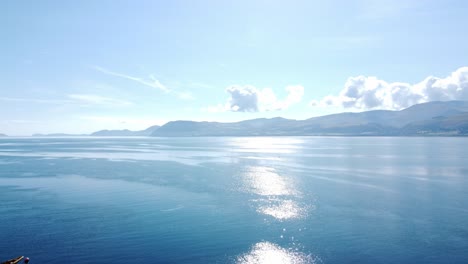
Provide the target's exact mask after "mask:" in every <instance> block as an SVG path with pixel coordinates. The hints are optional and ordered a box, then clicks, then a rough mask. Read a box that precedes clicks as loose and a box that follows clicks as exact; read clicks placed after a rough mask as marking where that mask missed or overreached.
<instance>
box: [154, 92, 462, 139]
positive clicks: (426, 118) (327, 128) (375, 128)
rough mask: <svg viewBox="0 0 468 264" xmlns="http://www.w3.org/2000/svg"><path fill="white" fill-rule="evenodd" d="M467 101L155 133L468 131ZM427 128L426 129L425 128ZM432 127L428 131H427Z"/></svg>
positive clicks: (182, 126)
mask: <svg viewBox="0 0 468 264" xmlns="http://www.w3.org/2000/svg"><path fill="white" fill-rule="evenodd" d="M467 115H468V102H465V101H448V102H430V103H424V104H418V105H414V106H411V107H409V108H407V109H404V110H401V111H386V110H376V111H367V112H361V113H341V114H333V115H327V116H321V117H314V118H310V119H306V120H290V119H284V118H279V117H278V118H272V119H266V118H260V119H252V120H246V121H241V122H235V123H220V122H194V121H173V122H169V123H167V124H166V125H164V126H162V127H160V128H159V129H157V130H155V131H154V132H153V133H152V134H151V135H152V136H257V135H264V136H276V135H277V136H281V135H388V136H392V135H421V134H430V133H439V134H440V133H442V134H457V135H464V134H468V132H467V130H466V124H467V120H466V119H468V117H467ZM424 131H426V132H424ZM427 131H429V132H427Z"/></svg>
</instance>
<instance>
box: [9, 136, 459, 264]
mask: <svg viewBox="0 0 468 264" xmlns="http://www.w3.org/2000/svg"><path fill="white" fill-rule="evenodd" d="M17 255H25V256H29V257H30V258H31V260H32V261H31V263H49V264H50V263H468V139H467V138H382V137H369V138H366V137H274V138H267V137H259V138H5V139H3V138H2V139H0V260H3V259H5V260H6V259H8V258H11V257H14V256H17Z"/></svg>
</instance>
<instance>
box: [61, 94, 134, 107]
mask: <svg viewBox="0 0 468 264" xmlns="http://www.w3.org/2000/svg"><path fill="white" fill-rule="evenodd" d="M68 98H70V99H73V100H75V101H79V102H83V103H88V104H96V105H109V106H129V105H132V104H133V103H131V102H129V101H125V100H119V99H114V98H109V97H103V96H99V95H93V94H69V95H68Z"/></svg>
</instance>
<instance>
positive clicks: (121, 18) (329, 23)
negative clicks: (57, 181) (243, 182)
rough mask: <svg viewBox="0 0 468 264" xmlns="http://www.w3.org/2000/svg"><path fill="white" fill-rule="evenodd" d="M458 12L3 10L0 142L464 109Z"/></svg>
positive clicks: (186, 4) (409, 8)
mask: <svg viewBox="0 0 468 264" xmlns="http://www.w3.org/2000/svg"><path fill="white" fill-rule="evenodd" d="M467 13H468V3H467V2H466V1H450V0H449V1H430V0H429V1H424V0H418V1H415V0H406V1H391V0H380V1H378V0H358V1H352V0H351V1H274V0H272V1H256V0H249V1H243V0H240V1H214V0H213V1H154V0H148V1H116V0H112V1H105V0H100V1H94V0H93V1H85V0H82V1H45V0H44V1H22V0H18V1H1V2H0V32H1V33H2V36H3V37H2V41H1V42H0V58H1V64H0V77H1V80H0V133H6V134H9V135H30V134H32V133H54V132H65V133H89V132H92V131H96V130H100V129H123V128H128V129H133V130H138V129H144V128H146V127H148V126H150V125H153V124H164V123H165V122H167V121H171V120H180V119H183V120H207V121H238V120H244V119H251V118H259V117H275V116H282V117H286V118H294V119H305V118H309V117H313V116H318V115H323V114H329V113H336V112H342V111H363V110H369V109H395V110H397V109H401V108H404V107H406V106H409V105H411V104H413V103H420V102H426V101H432V100H452V99H461V100H468V68H466V66H468V62H467V61H468V52H466V47H468V34H466V32H465V30H466V25H468V16H466V14H467Z"/></svg>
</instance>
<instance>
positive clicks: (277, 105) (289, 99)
mask: <svg viewBox="0 0 468 264" xmlns="http://www.w3.org/2000/svg"><path fill="white" fill-rule="evenodd" d="M286 91H287V93H288V95H287V96H286V98H285V99H283V100H280V99H278V98H277V97H276V95H275V93H274V92H273V90H272V89H271V88H264V89H261V90H260V89H257V88H255V87H254V86H250V85H247V86H240V85H232V86H230V87H228V88H227V89H226V92H228V93H229V95H230V98H229V100H228V102H227V103H226V105H225V106H224V107H223V108H224V110H227V111H233V112H258V111H273V110H282V109H287V108H288V107H290V106H291V105H293V104H296V103H298V102H300V101H301V99H302V96H303V95H304V87H302V86H300V85H291V86H287V87H286ZM217 108H218V109H219V108H220V106H218V107H217Z"/></svg>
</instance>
